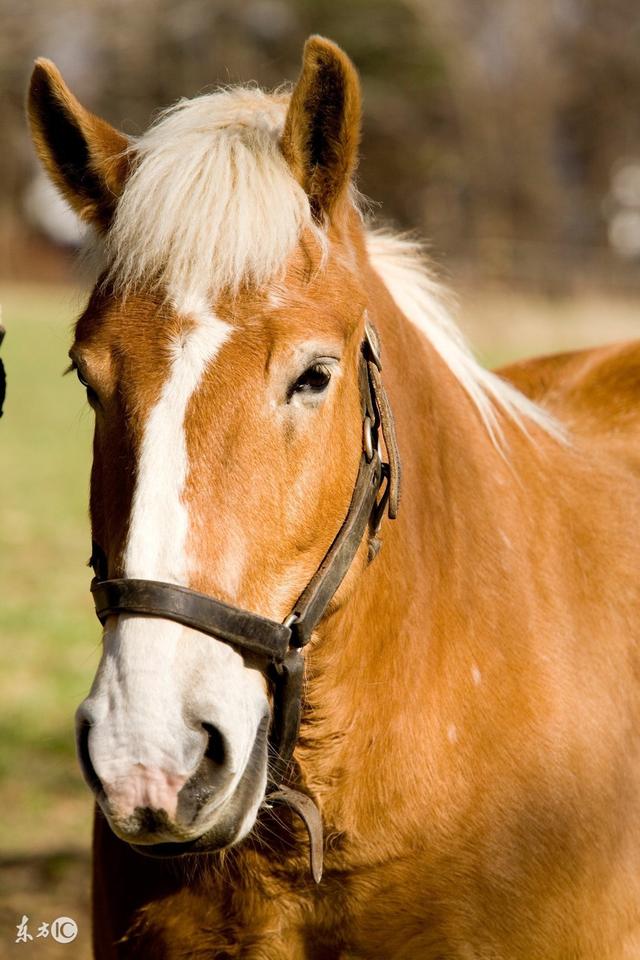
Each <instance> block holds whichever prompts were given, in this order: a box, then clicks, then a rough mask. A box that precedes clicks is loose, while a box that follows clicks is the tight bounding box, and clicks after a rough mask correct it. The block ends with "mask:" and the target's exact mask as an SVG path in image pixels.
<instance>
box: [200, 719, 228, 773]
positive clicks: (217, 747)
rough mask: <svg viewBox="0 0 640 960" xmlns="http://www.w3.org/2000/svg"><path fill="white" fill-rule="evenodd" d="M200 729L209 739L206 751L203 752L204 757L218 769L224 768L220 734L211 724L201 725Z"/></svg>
mask: <svg viewBox="0 0 640 960" xmlns="http://www.w3.org/2000/svg"><path fill="white" fill-rule="evenodd" d="M202 729H203V730H204V731H205V733H206V734H207V736H208V737H209V742H208V743H207V749H206V750H205V752H204V755H205V757H207V759H208V760H211V761H212V762H213V763H215V764H217V765H218V766H220V767H222V766H224V762H225V759H226V751H225V747H224V739H223V737H222V734H221V733H220V731H219V730H218V729H217V728H216V727H214V726H213V725H212V724H211V723H203V724H202Z"/></svg>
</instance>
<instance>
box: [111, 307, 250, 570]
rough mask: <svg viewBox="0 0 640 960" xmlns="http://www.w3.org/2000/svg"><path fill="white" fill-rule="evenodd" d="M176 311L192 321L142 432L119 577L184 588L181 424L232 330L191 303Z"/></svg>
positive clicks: (177, 341)
mask: <svg viewBox="0 0 640 960" xmlns="http://www.w3.org/2000/svg"><path fill="white" fill-rule="evenodd" d="M180 312H181V313H183V314H186V315H189V316H191V317H193V318H194V319H195V320H196V321H197V322H196V326H195V327H194V328H193V329H191V330H190V331H189V332H188V333H186V334H185V336H184V337H177V338H176V339H175V340H174V342H173V344H172V357H171V365H170V369H169V376H168V378H167V380H166V383H165V385H164V387H163V388H162V392H161V394H160V398H159V400H158V401H157V403H156V405H155V407H154V408H153V409H152V410H151V413H150V414H149V418H148V420H147V423H146V425H145V428H144V433H143V438H142V444H141V447H140V454H139V459H138V470H137V481H136V487H135V491H134V495H133V504H132V509H131V517H130V521H129V536H128V539H127V545H126V548H125V552H124V575H125V576H126V577H140V578H143V579H147V580H166V581H168V582H171V583H179V584H182V585H185V584H186V576H187V558H186V556H185V545H186V540H187V532H188V523H189V518H188V514H187V508H186V506H185V504H184V502H183V499H182V497H183V493H184V486H185V482H186V479H187V470H188V466H189V463H188V456H187V441H186V436H185V430H184V420H185V415H186V412H187V407H188V404H189V400H190V399H191V397H192V396H193V394H194V393H195V391H196V389H197V388H198V385H199V384H200V382H201V380H202V377H203V375H204V372H205V370H206V368H207V366H208V365H209V364H210V363H211V362H212V361H213V360H214V358H215V356H216V354H217V353H218V351H219V350H220V347H221V346H222V344H223V343H224V342H225V340H227V339H228V337H229V333H230V331H231V327H230V326H229V324H227V323H224V321H222V320H219V319H218V318H217V317H215V316H214V315H213V314H212V313H211V311H210V310H209V309H208V307H207V305H206V303H204V302H202V301H199V300H198V299H196V298H192V300H191V302H187V303H181V304H180Z"/></svg>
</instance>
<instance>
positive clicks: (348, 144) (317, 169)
mask: <svg viewBox="0 0 640 960" xmlns="http://www.w3.org/2000/svg"><path fill="white" fill-rule="evenodd" d="M360 116H361V109H360V81H359V80H358V74H357V72H356V68H355V67H354V65H353V64H352V62H351V60H349V58H348V57H347V55H346V54H345V53H344V52H343V51H342V50H341V49H340V47H338V46H336V45H335V43H331V41H330V40H325V38H324V37H317V36H315V37H309V39H308V40H307V42H306V44H305V47H304V54H303V58H302V72H301V74H300V77H299V79H298V82H297V84H296V86H295V88H294V90H293V93H292V95H291V102H290V104H289V110H288V113H287V118H286V121H285V126H284V132H283V135H282V151H283V153H284V155H285V157H286V159H287V161H288V163H289V165H290V167H291V169H292V171H293V174H294V176H295V177H296V179H297V180H298V181H299V183H301V184H302V186H303V187H304V189H305V191H306V193H307V195H308V197H309V201H310V203H311V209H312V210H313V213H314V216H315V217H316V218H318V219H321V218H322V217H323V215H326V216H327V217H328V218H331V215H332V213H333V212H334V210H335V209H336V207H337V205H338V203H339V201H340V200H341V199H342V198H343V197H344V195H345V192H346V190H347V188H348V186H349V183H350V182H351V177H352V176H353V173H354V170H355V168H356V164H357V162H358V144H359V142H360Z"/></svg>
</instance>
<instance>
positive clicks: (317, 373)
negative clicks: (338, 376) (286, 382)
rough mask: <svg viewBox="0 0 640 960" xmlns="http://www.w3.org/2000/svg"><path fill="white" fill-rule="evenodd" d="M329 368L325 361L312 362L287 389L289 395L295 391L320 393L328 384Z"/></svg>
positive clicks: (329, 378) (329, 377)
mask: <svg viewBox="0 0 640 960" xmlns="http://www.w3.org/2000/svg"><path fill="white" fill-rule="evenodd" d="M330 380H331V370H330V369H329V367H328V366H327V365H326V364H325V363H312V364H311V366H310V367H307V369H306V370H305V372H304V373H303V374H302V376H300V377H298V379H297V380H296V381H295V383H293V384H292V385H291V387H290V389H289V397H292V396H293V395H294V394H295V393H322V391H323V390H326V388H327V387H328V386H329V381H330Z"/></svg>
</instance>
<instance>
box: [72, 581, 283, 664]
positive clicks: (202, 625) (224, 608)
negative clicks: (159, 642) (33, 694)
mask: <svg viewBox="0 0 640 960" xmlns="http://www.w3.org/2000/svg"><path fill="white" fill-rule="evenodd" d="M91 593H92V594H93V599H94V602H95V605H96V614H97V615H98V619H99V620H100V622H101V623H103V624H104V622H105V620H106V619H107V617H108V616H110V615H111V614H118V613H135V614H139V615H141V616H146V617H164V618H165V619H167V620H175V621H176V623H182V624H184V626H186V627H193V629H194V630H199V631H200V632H201V633H206V634H208V636H210V637H216V638H217V639H218V640H224V641H225V642H226V643H230V644H232V645H233V646H236V647H239V648H241V649H243V650H246V651H247V652H248V653H253V654H255V655H256V656H258V657H263V658H264V659H265V660H267V661H273V662H275V663H281V662H282V661H283V660H284V658H285V656H286V654H287V650H288V649H289V645H290V641H291V629H290V628H289V627H288V626H285V624H283V623H278V622H277V621H276V620H269V619H267V618H266V617H261V616H259V614H257V613H250V612H249V611H248V610H241V609H240V607H232V606H229V605H228V604H226V603H223V602H222V601H221V600H216V599H215V598H214V597H209V596H207V595H206V594H204V593H198V592H197V591H195V590H190V589H189V588H188V587H180V586H178V585H177V584H175V583H163V582H162V581H160V580H135V579H129V578H123V579H119V580H98V578H97V577H95V578H94V579H93V581H92V582H91Z"/></svg>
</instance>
